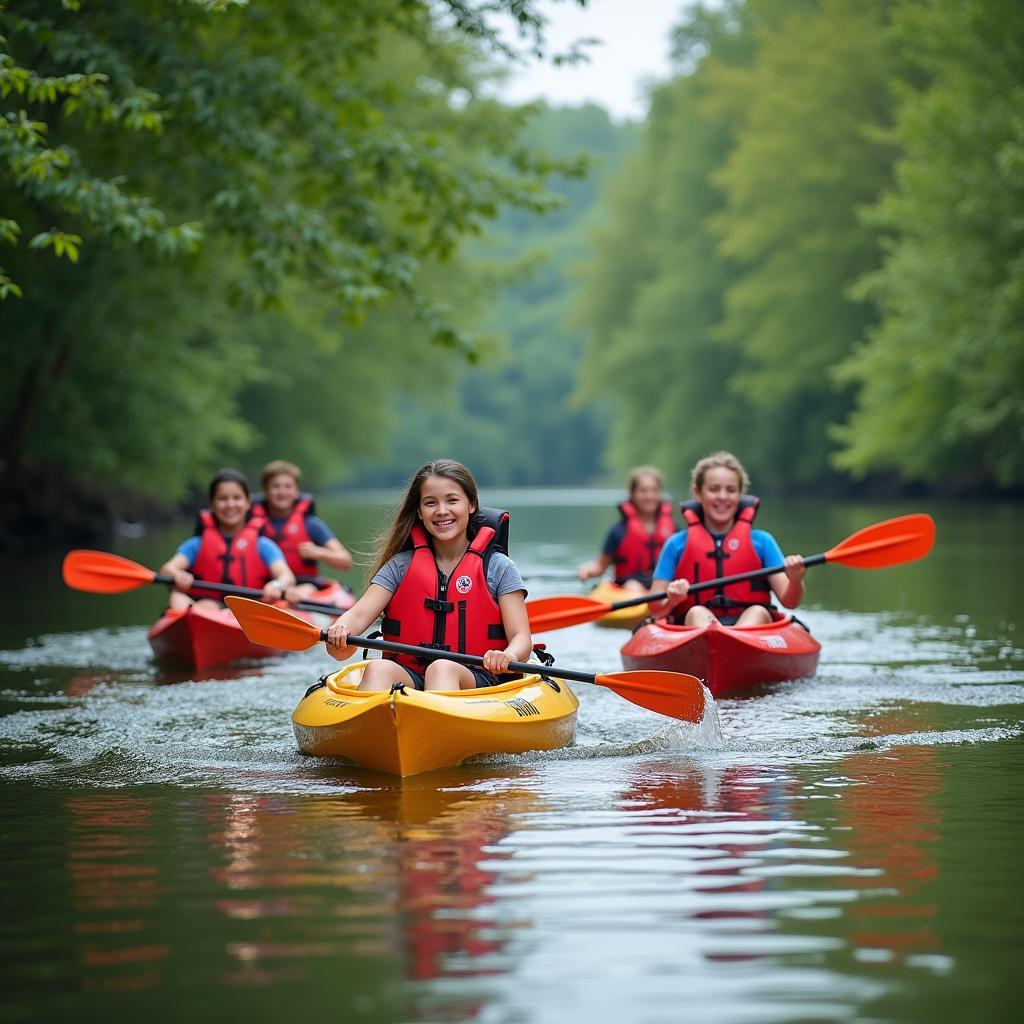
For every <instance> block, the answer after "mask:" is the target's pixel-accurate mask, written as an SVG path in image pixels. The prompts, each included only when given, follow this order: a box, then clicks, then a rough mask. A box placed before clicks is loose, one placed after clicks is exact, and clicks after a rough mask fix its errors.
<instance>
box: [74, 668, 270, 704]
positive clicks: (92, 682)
mask: <svg viewBox="0 0 1024 1024" xmlns="http://www.w3.org/2000/svg"><path fill="white" fill-rule="evenodd" d="M151 673H152V674H151V675H145V676H144V675H143V674H141V673H140V672H139V671H138V670H137V669H133V670H131V671H128V672H117V671H105V672H77V673H75V674H74V675H73V676H72V677H71V678H70V679H69V680H68V685H67V687H66V692H67V695H68V696H69V697H84V696H85V695H86V694H87V693H90V692H91V691H92V690H95V689H96V687H97V686H119V685H121V684H124V683H127V684H129V685H133V686H136V685H138V684H139V682H140V681H141V680H145V681H146V682H153V683H156V684H157V685H158V686H165V685H167V686H173V685H176V684H177V683H202V682H213V681H215V680H223V679H241V678H242V677H243V676H246V677H249V676H251V675H252V674H253V669H252V667H251V666H248V667H246V666H237V665H236V666H215V667H213V668H207V669H202V670H201V671H200V670H198V669H194V668H192V669H185V668H173V667H172V668H166V667H163V666H160V667H157V666H153V668H152V670H151Z"/></svg>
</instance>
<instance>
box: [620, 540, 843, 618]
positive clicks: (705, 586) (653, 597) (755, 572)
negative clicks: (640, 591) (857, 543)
mask: <svg viewBox="0 0 1024 1024" xmlns="http://www.w3.org/2000/svg"><path fill="white" fill-rule="evenodd" d="M826 560H827V559H826V556H825V555H824V554H821V555H808V556H807V557H806V558H805V559H804V560H803V561H804V565H806V566H807V567H808V568H810V567H811V566H812V565H821V564H822V563H824V562H825V561H826ZM785 569H786V567H785V566H784V565H769V566H768V567H767V568H764V569H751V570H750V572H738V573H736V575H735V576H722V577H720V578H719V579H717V580H705V581H704V582H703V583H691V584H690V590H689V593H691V594H696V593H697V591H699V590H713V589H715V588H716V587H724V586H727V585H728V584H730V583H742V582H743V581H744V580H756V579H760V578H762V577H764V576H774V575H775V573H777V572H784V571H785ZM666 597H668V594H645V595H644V596H643V597H631V598H629V599H628V600H626V601H616V602H615V604H613V605H612V606H611V607H612V610H613V611H618V610H619V609H620V608H633V607H635V606H636V605H638V604H647V603H648V602H649V601H664V600H665V598H666Z"/></svg>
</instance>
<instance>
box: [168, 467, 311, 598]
mask: <svg viewBox="0 0 1024 1024" xmlns="http://www.w3.org/2000/svg"><path fill="white" fill-rule="evenodd" d="M209 498H210V507H209V508H206V509H203V510H202V511H201V512H200V513H199V517H198V522H197V524H196V532H195V535H194V536H192V537H189V538H188V540H186V541H184V542H183V543H182V544H181V545H180V546H179V547H178V550H177V551H176V552H175V553H174V555H172V556H171V558H170V559H168V560H167V562H165V563H164V565H163V566H162V567H161V569H160V575H161V576H170V577H171V578H172V579H173V580H174V589H173V590H172V591H171V596H170V600H169V601H168V607H169V608H171V609H172V610H174V611H184V610H185V609H186V608H188V606H189V605H190V604H192V603H193V601H194V599H202V600H208V601H214V602H216V603H218V604H219V603H220V601H221V595H220V594H218V593H217V591H215V590H209V591H203V589H202V587H201V585H200V586H197V584H201V583H202V581H204V580H205V581H206V582H208V583H232V584H234V585H235V586H239V587H253V588H255V589H257V590H262V591H263V593H262V594H261V595H260V600H262V601H268V602H269V601H280V600H281V598H282V597H283V596H284V594H285V591H287V590H288V588H289V587H294V586H295V577H294V576H293V575H292V572H291V570H290V569H289V568H288V563H287V562H286V561H285V557H284V554H283V553H282V551H281V549H280V548H279V547H278V546H277V545H276V544H275V543H274V542H273V541H272V540H270V539H269V538H267V537H261V536H260V528H261V527H262V525H263V521H262V520H261V519H258V518H253V519H247V516H248V514H249V506H250V501H249V482H248V481H247V480H246V478H245V476H244V475H243V474H242V473H239V472H238V470H236V469H222V470H220V471H218V472H217V473H216V474H215V475H214V477H213V479H212V480H211V481H210V488H209ZM187 591H188V592H191V595H192V596H189V593H187Z"/></svg>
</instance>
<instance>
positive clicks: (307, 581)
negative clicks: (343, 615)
mask: <svg viewBox="0 0 1024 1024" xmlns="http://www.w3.org/2000/svg"><path fill="white" fill-rule="evenodd" d="M261 481H262V483H263V494H262V495H257V498H256V500H255V501H254V502H253V506H252V514H253V516H255V517H259V518H260V519H262V520H263V527H262V533H263V536H264V537H269V538H270V539H271V540H272V541H274V542H275V543H276V544H277V545H278V547H280V549H281V550H282V551H283V552H284V557H285V560H286V561H287V562H288V568H289V569H291V571H292V572H293V573H294V574H295V576H296V577H297V578H298V580H299V584H298V586H297V587H296V588H295V589H294V590H293V591H291V592H290V593H289V595H288V597H289V599H290V600H292V601H293V602H294V601H302V600H309V599H310V598H311V597H313V596H314V595H315V594H316V592H317V587H318V586H319V585H323V584H324V583H325V581H324V580H322V579H318V573H317V568H318V567H317V562H325V563H326V564H327V565H329V566H330V567H331V568H332V569H338V570H340V571H341V572H345V571H347V570H348V569H351V568H352V556H351V555H350V554H349V552H348V549H347V548H346V547H345V546H344V544H342V543H341V541H340V540H338V538H337V537H335V536H334V534H333V533H332V532H331V529H330V527H329V526H328V525H327V524H326V523H325V522H324V521H323V520H322V519H321V518H320V517H319V516H317V515H316V514H315V513H316V506H315V505H314V503H313V495H311V494H309V493H307V492H305V491H302V490H301V484H302V471H301V470H300V469H299V467H298V466H296V465H295V464H294V463H293V462H285V461H284V460H283V459H275V460H274V461H273V462H268V463H267V464H266V465H265V466H264V467H263V473H262V474H261Z"/></svg>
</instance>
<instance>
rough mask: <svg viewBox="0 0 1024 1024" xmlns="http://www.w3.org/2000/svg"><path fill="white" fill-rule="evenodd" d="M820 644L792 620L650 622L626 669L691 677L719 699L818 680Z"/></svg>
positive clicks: (626, 650)
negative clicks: (760, 622)
mask: <svg viewBox="0 0 1024 1024" xmlns="http://www.w3.org/2000/svg"><path fill="white" fill-rule="evenodd" d="M820 652H821V644H819V643H818V641H817V640H815V639H814V637H813V636H811V634H810V633H809V632H808V631H807V630H806V629H805V628H804V627H803V626H802V625H800V624H799V623H798V622H797V621H796V620H795V619H794V618H793V617H792V616H791V615H779V616H777V618H776V620H775V621H774V622H771V623H768V624H766V625H763V626H743V627H736V626H723V625H722V624H721V623H720V622H717V621H715V622H712V623H711V624H710V625H709V626H676V625H670V624H669V623H666V622H650V623H646V624H644V625H643V626H641V627H640V628H639V629H638V630H637V631H636V632H635V633H634V634H633V636H632V637H630V639H629V640H628V641H627V642H626V644H625V645H624V646H623V648H622V652H621V653H622V664H623V665H624V666H625V667H626V668H627V669H663V670H666V671H669V672H686V673H688V674H689V675H693V676H697V678H698V679H703V680H704V683H705V684H706V685H707V687H708V689H709V690H710V691H711V692H712V693H713V694H714V695H715V696H716V697H717V696H722V695H723V694H728V693H731V692H733V691H736V690H744V689H747V688H749V687H751V686H754V685H756V684H757V683H776V682H783V681H785V680H788V679H802V678H804V677H807V676H813V675H814V673H815V672H816V671H817V669H818V657H819V654H820Z"/></svg>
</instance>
